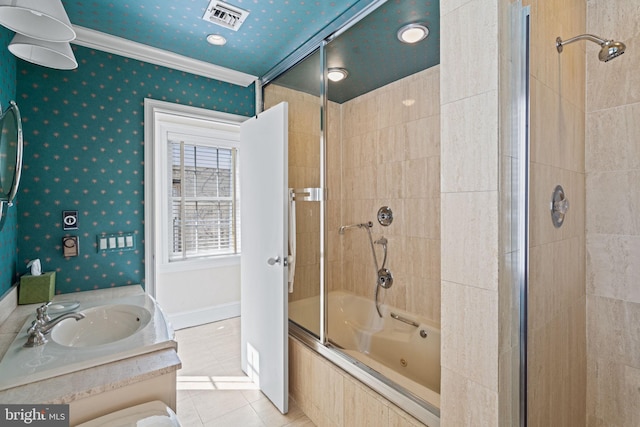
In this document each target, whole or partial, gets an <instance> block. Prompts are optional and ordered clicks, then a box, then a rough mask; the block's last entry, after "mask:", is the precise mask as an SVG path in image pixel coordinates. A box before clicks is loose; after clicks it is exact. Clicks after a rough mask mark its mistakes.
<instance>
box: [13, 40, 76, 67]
mask: <svg viewBox="0 0 640 427" xmlns="http://www.w3.org/2000/svg"><path fill="white" fill-rule="evenodd" d="M9 51H10V52H11V53H13V54H14V55H15V56H17V57H18V58H21V59H24V60H25V61H29V62H31V63H34V64H37V65H42V66H43V67H49V68H56V69H58V70H73V69H75V68H78V62H77V61H76V57H75V55H74V54H73V50H72V49H71V45H70V44H69V43H66V42H65V43H57V42H49V41H44V40H37V39H34V38H31V37H27V36H24V35H22V34H16V35H15V36H14V37H13V40H11V43H9Z"/></svg>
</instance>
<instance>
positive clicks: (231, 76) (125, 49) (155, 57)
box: [71, 25, 258, 87]
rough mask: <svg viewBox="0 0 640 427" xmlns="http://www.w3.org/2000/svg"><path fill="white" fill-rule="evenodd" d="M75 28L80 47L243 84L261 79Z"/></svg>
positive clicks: (115, 37) (125, 40) (143, 45)
mask: <svg viewBox="0 0 640 427" xmlns="http://www.w3.org/2000/svg"><path fill="white" fill-rule="evenodd" d="M73 29H74V30H75V32H76V38H75V40H73V41H72V42H71V43H73V44H77V45H78V46H83V47H87V48H90V49H96V50H101V51H103V52H108V53H113V54H116V55H120V56H124V57H127V58H131V59H136V60H139V61H144V62H148V63H150V64H155V65H161V66H163V67H168V68H173V69H174V70H180V71H185V72H187V73H191V74H196V75H199V76H203V77H208V78H211V79H216V80H220V81H223V82H227V83H232V84H234V85H238V86H243V87H247V86H249V85H250V84H252V83H253V82H254V81H256V80H257V79H258V78H257V77H256V76H252V75H250V74H245V73H242V72H240V71H235V70H232V69H229V68H225V67H220V66H218V65H214V64H211V63H208V62H204V61H200V60H197V59H193V58H189V57H186V56H183V55H178V54H177V53H173V52H169V51H166V50H163V49H158V48H155V47H151V46H147V45H145V44H142V43H138V42H133V41H131V40H127V39H123V38H121V37H117V36H112V35H110V34H106V33H102V32H99V31H95V30H91V29H89V28H85V27H79V26H77V25H74V26H73Z"/></svg>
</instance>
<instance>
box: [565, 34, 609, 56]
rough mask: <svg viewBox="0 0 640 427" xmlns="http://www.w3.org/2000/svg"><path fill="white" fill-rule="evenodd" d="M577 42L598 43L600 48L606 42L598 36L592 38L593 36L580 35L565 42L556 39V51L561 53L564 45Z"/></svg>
mask: <svg viewBox="0 0 640 427" xmlns="http://www.w3.org/2000/svg"><path fill="white" fill-rule="evenodd" d="M579 40H589V41H592V42H594V43H598V44H599V45H600V46H602V45H603V44H605V43H606V42H607V41H608V40H605V39H601V38H600V37H598V36H594V35H593V34H581V35H579V36H575V37H571V38H570V39H567V40H562V39H561V38H560V37H558V38H557V39H556V48H557V49H558V52H562V46H564V45H565V44H569V43H573V42H577V41H579Z"/></svg>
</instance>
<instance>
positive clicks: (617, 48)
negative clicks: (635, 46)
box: [556, 34, 627, 62]
mask: <svg viewBox="0 0 640 427" xmlns="http://www.w3.org/2000/svg"><path fill="white" fill-rule="evenodd" d="M578 40H589V41H592V42H594V43H597V44H599V45H600V52H599V53H598V59H600V61H602V62H608V61H611V60H612V59H613V58H615V57H617V56H620V55H622V54H623V53H624V51H625V49H626V48H627V47H626V46H625V45H624V43H622V42H617V41H615V40H606V39H603V38H600V37H597V36H594V35H593V34H582V35H579V36H576V37H573V38H570V39H568V40H564V41H563V40H562V39H561V38H560V37H558V38H556V49H558V53H562V48H563V46H564V45H566V44H569V43H573V42H575V41H578Z"/></svg>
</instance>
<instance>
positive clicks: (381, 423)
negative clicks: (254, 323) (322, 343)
mask: <svg viewBox="0 0 640 427" xmlns="http://www.w3.org/2000/svg"><path fill="white" fill-rule="evenodd" d="M289 395H290V396H291V398H292V399H293V400H295V402H296V404H297V405H298V407H300V409H302V410H303V411H304V413H305V414H306V415H307V416H308V417H309V419H311V421H313V423H314V424H315V425H318V426H334V427H351V426H368V427H400V426H403V427H418V426H424V424H423V423H421V422H420V421H418V420H416V419H415V418H413V417H412V416H411V415H409V414H407V413H406V412H404V411H403V410H402V409H400V408H398V407H397V406H395V405H394V404H392V403H391V402H389V401H388V400H386V399H384V398H383V397H381V396H380V395H379V394H377V393H376V392H374V391H373V390H371V389H370V388H368V387H367V386H365V385H363V384H362V383H361V382H360V381H358V380H356V379H355V378H353V377H352V376H351V375H349V374H348V373H346V372H345V371H343V370H342V369H340V368H338V367H337V366H335V365H333V364H332V363H331V362H329V361H327V360H326V359H325V358H324V357H322V356H320V355H319V354H317V353H315V352H314V351H313V350H311V349H310V348H308V347H307V346H306V345H304V344H302V343H301V342H300V341H298V340H297V339H295V338H293V337H291V336H290V337H289Z"/></svg>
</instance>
